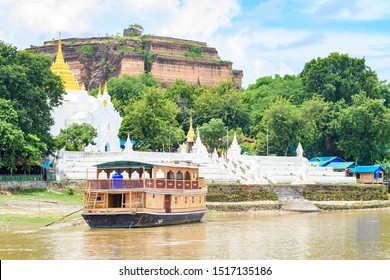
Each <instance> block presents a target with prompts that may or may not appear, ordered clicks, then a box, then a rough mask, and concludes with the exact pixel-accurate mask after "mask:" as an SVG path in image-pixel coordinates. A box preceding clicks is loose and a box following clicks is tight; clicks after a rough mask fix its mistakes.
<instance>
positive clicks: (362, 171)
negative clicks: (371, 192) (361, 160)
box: [350, 164, 385, 184]
mask: <svg viewBox="0 0 390 280" xmlns="http://www.w3.org/2000/svg"><path fill="white" fill-rule="evenodd" d="M350 172H351V173H352V174H353V175H354V176H355V177H356V181H357V182H358V183H369V184H381V183H383V177H384V174H385V170H384V169H383V168H382V167H380V165H378V164H376V165H366V166H364V165H361V166H356V167H355V168H353V169H351V171H350Z"/></svg>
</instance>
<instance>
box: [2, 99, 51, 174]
mask: <svg viewBox="0 0 390 280" xmlns="http://www.w3.org/2000/svg"><path fill="white" fill-rule="evenodd" d="M46 152H47V146H46V145H45V144H44V143H42V142H41V140H40V139H39V138H38V137H37V136H35V135H33V134H27V135H25V134H24V133H23V131H22V130H21V129H20V128H19V127H18V114H17V112H16V110H14V108H13V107H12V105H11V101H9V100H5V99H1V98H0V168H1V167H5V168H6V169H8V170H9V171H11V173H12V172H13V170H14V169H15V168H16V165H22V167H23V168H24V169H25V170H26V171H28V170H29V166H30V165H32V164H36V165H39V164H40V161H41V158H42V154H44V153H46Z"/></svg>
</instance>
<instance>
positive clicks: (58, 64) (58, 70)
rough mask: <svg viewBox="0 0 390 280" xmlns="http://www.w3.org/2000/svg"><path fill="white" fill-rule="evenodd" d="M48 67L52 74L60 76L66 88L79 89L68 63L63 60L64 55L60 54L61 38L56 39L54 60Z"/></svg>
mask: <svg viewBox="0 0 390 280" xmlns="http://www.w3.org/2000/svg"><path fill="white" fill-rule="evenodd" d="M59 34H61V32H59ZM50 68H51V71H52V72H53V73H54V74H56V75H58V76H60V77H61V79H62V81H63V82H64V86H65V89H66V90H80V85H79V84H78V83H77V81H76V79H75V78H74V76H73V75H72V72H71V70H70V68H69V65H68V64H67V63H66V62H65V60H64V55H63V54H62V41H61V39H58V49H57V56H56V60H55V61H54V63H53V64H52V66H51V67H50Z"/></svg>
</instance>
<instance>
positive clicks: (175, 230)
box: [0, 209, 390, 260]
mask: <svg viewBox="0 0 390 280" xmlns="http://www.w3.org/2000/svg"><path fill="white" fill-rule="evenodd" d="M389 218H390V209H389V210H381V211H354V212H339V213H311V214H291V213H290V214H282V213H280V214H269V215H268V214H267V215H266V214H261V213H260V214H259V213H241V214H233V213H208V214H207V215H206V216H205V218H204V222H202V223H196V224H188V225H181V226H168V227H157V228H144V229H131V230H129V229H89V228H88V227H87V226H84V225H83V226H77V227H73V228H68V229H62V230H31V229H28V228H21V227H20V225H19V226H18V227H12V226H8V228H7V227H5V226H4V225H3V226H2V230H1V231H0V240H1V246H0V258H1V259H112V260H119V259H139V260H140V259H160V260H164V259H165V260H167V259H181V260H202V259H210V260H212V259H241V260H247V259H283V260H288V259H296V260H301V259H390V222H389Z"/></svg>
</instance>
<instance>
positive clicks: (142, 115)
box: [119, 87, 185, 150]
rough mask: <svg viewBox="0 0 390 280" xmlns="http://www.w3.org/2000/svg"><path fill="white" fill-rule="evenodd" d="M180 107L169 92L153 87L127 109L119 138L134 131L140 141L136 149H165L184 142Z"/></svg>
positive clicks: (135, 136)
mask: <svg viewBox="0 0 390 280" xmlns="http://www.w3.org/2000/svg"><path fill="white" fill-rule="evenodd" d="M179 112H180V109H179V107H178V106H177V105H176V104H175V103H174V102H172V101H171V100H169V99H168V98H167V97H166V92H165V91H164V90H160V89H157V88H153V87H150V88H148V89H147V90H146V92H145V93H144V95H143V96H142V98H141V99H139V100H135V101H134V102H133V103H131V104H129V105H128V106H127V107H126V108H125V110H124V113H125V116H124V117H123V120H122V124H121V127H120V130H119V137H120V138H121V139H126V137H127V134H128V133H130V136H131V139H133V140H136V144H135V145H134V147H133V148H134V149H145V148H151V149H153V150H155V149H161V148H162V147H163V146H164V147H168V146H175V147H177V146H178V145H179V143H181V142H182V141H184V139H185V135H184V131H183V130H182V129H181V128H180V127H179V126H178V123H177V115H178V114H179Z"/></svg>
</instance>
